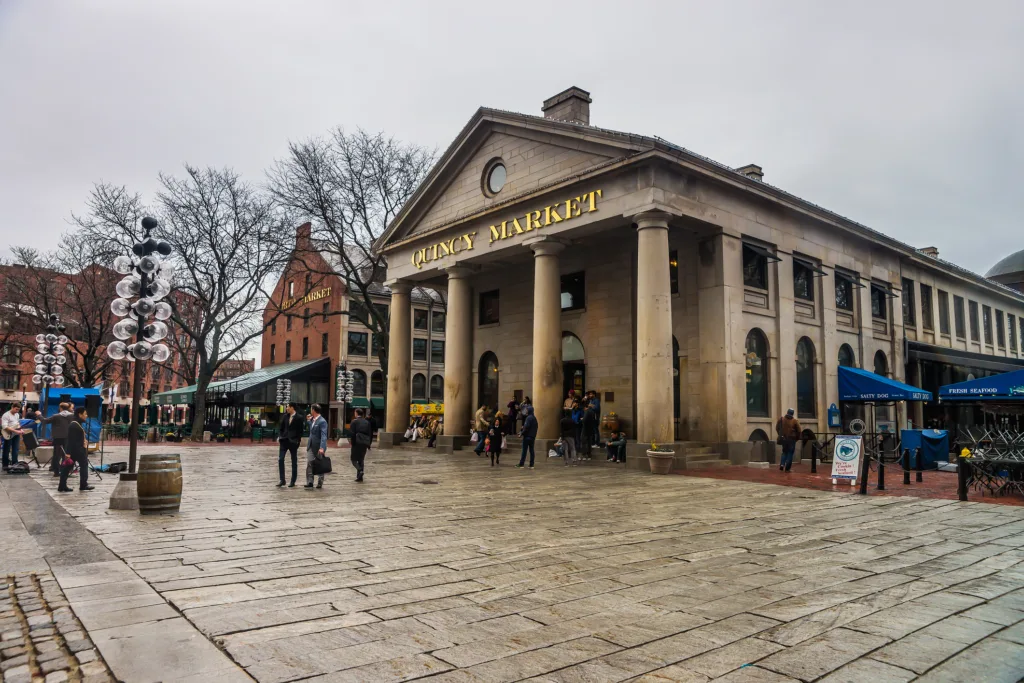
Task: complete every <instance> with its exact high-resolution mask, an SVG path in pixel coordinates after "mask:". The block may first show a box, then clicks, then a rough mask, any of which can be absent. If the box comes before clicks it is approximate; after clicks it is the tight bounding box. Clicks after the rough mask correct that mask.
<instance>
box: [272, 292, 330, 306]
mask: <svg viewBox="0 0 1024 683" xmlns="http://www.w3.org/2000/svg"><path fill="white" fill-rule="evenodd" d="M330 295H331V288H330V287H324V288H323V289H319V290H317V291H315V292H310V293H309V294H307V295H306V296H305V297H303V298H302V303H304V304H308V303H309V302H310V301H316V300H318V299H325V298H327V297H329V296H330ZM297 303H299V300H298V299H287V300H285V301H284V302H283V303H282V304H281V308H291V307H292V306H294V305H295V304H297Z"/></svg>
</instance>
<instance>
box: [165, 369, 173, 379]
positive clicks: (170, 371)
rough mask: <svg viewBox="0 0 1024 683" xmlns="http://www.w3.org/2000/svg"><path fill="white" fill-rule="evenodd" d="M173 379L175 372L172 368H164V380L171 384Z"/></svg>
mask: <svg viewBox="0 0 1024 683" xmlns="http://www.w3.org/2000/svg"><path fill="white" fill-rule="evenodd" d="M172 377H174V370H173V369H171V368H164V380H165V381H167V382H170V381H171V378H172Z"/></svg>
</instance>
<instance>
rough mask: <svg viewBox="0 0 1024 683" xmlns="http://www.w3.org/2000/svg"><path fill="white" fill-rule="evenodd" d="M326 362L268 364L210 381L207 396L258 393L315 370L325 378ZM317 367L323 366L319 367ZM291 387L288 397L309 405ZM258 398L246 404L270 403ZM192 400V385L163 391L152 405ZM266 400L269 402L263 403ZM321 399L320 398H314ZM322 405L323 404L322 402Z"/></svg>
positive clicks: (193, 393)
mask: <svg viewBox="0 0 1024 683" xmlns="http://www.w3.org/2000/svg"><path fill="white" fill-rule="evenodd" d="M330 362H331V361H330V359H328V358H315V359H313V360H298V361H292V362H290V363H281V364H280V365H268V366H267V367H265V368H259V369H258V370H254V371H253V372H250V373H248V374H245V375H242V376H241V377H235V378H234V379H228V380H223V381H220V382H211V383H210V385H209V386H208V387H207V389H206V393H207V395H208V396H209V395H216V394H227V395H233V396H239V397H244V396H246V395H247V394H253V393H261V392H259V391H258V390H260V389H262V388H263V387H265V386H266V385H269V384H271V383H274V384H275V386H276V382H277V380H279V379H286V378H287V379H293V378H299V377H307V376H309V375H310V374H311V373H312V372H314V371H316V370H318V369H319V370H322V374H323V375H324V377H325V378H326V377H327V372H328V370H329V367H330ZM318 366H323V367H322V368H319V367H318ZM296 389H297V387H296V386H295V385H294V384H293V386H292V396H293V400H295V402H296V403H310V402H311V401H309V400H308V399H309V397H308V396H299V395H298V394H299V391H297V390H296ZM262 394H266V395H260V397H259V398H260V399H262V400H254V401H249V403H273V402H274V401H273V398H272V397H270V396H269V394H267V393H266V392H262ZM195 397H196V385H194V384H193V385H192V386H189V387H182V388H180V389H174V390H172V391H164V392H162V393H159V394H156V395H155V396H153V403H155V404H157V405H161V406H167V405H180V404H192V403H195ZM268 398H269V400H267V399H268ZM318 400H322V399H318ZM323 402H325V403H326V401H323Z"/></svg>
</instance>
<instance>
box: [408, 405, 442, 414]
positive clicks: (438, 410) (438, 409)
mask: <svg viewBox="0 0 1024 683" xmlns="http://www.w3.org/2000/svg"><path fill="white" fill-rule="evenodd" d="M409 414H410V415H444V404H443V403H413V404H411V405H410V406H409Z"/></svg>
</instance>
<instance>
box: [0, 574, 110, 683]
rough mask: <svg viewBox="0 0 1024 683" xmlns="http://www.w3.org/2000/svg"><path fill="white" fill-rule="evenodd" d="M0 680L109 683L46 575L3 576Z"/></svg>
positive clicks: (107, 672) (56, 587)
mask: <svg viewBox="0 0 1024 683" xmlns="http://www.w3.org/2000/svg"><path fill="white" fill-rule="evenodd" d="M0 681H2V682H3V683H64V682H65V681H70V682H73V683H113V682H114V681H115V678H114V677H113V675H111V673H110V670H109V669H108V668H107V665H106V664H105V663H104V662H103V659H102V658H101V657H100V654H99V652H97V651H96V648H95V646H94V645H93V643H92V641H91V640H90V639H89V636H88V635H86V633H85V629H83V628H82V624H80V623H79V621H78V619H76V618H75V615H74V613H73V612H72V611H71V607H70V606H68V601H67V600H66V599H65V598H64V593H63V592H62V591H61V589H60V586H59V585H58V584H57V580H56V579H54V578H53V575H52V574H50V573H49V572H42V573H38V574H37V573H31V574H30V573H26V574H14V575H9V576H7V584H6V589H5V590H4V591H2V592H0Z"/></svg>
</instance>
